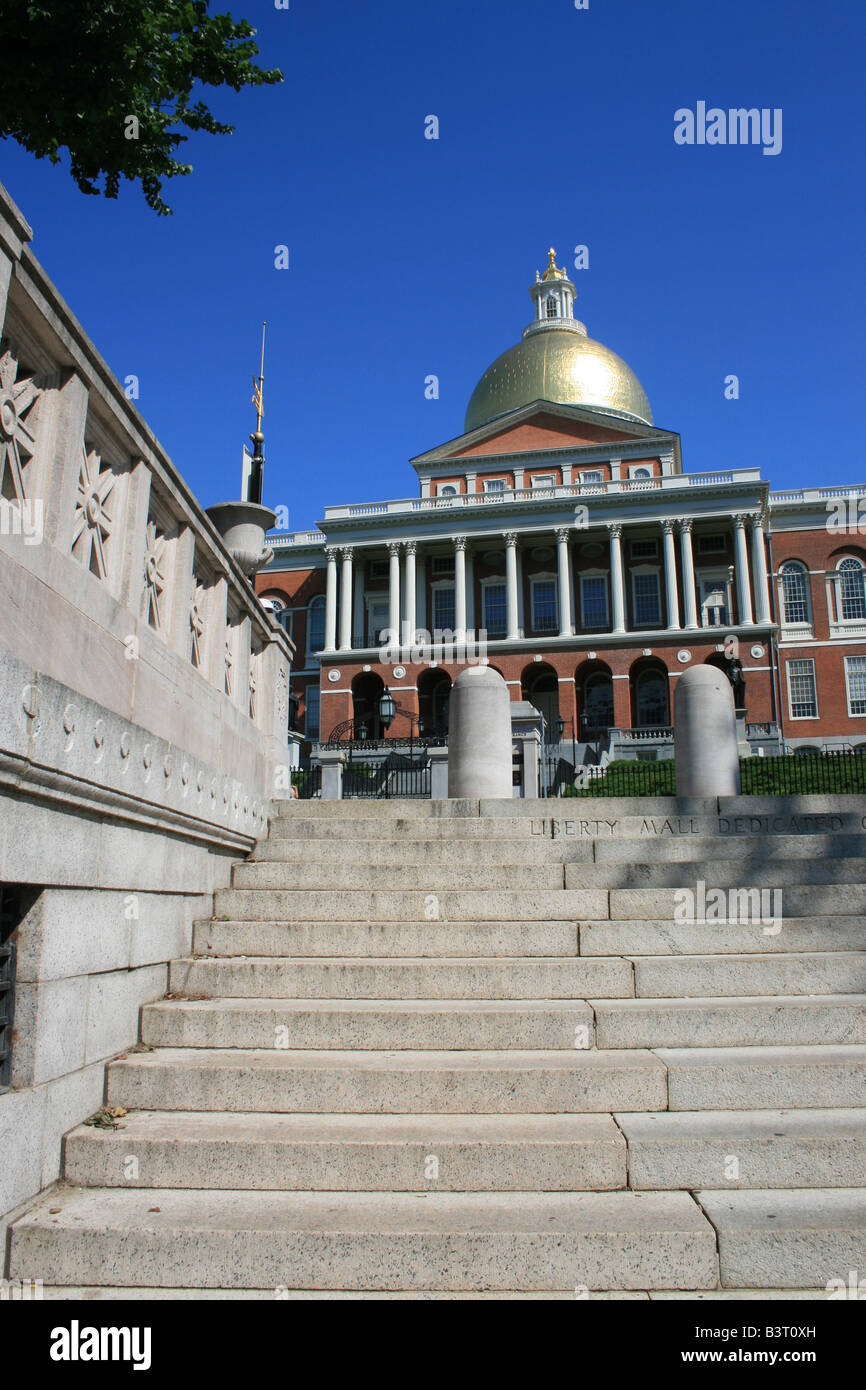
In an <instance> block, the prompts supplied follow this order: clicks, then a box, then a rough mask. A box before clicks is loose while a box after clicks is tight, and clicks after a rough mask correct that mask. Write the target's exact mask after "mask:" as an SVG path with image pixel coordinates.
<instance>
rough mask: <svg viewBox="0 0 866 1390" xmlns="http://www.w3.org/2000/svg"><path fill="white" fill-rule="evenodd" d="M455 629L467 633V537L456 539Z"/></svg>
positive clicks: (460, 633)
mask: <svg viewBox="0 0 866 1390" xmlns="http://www.w3.org/2000/svg"><path fill="white" fill-rule="evenodd" d="M454 631H455V633H457V634H459V635H460V636H465V634H466V537H465V536H457V537H456V539H455V541H454Z"/></svg>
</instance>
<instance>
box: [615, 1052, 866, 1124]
mask: <svg viewBox="0 0 866 1390" xmlns="http://www.w3.org/2000/svg"><path fill="white" fill-rule="evenodd" d="M599 1055H600V1056H605V1057H610V1056H611V1055H612V1054H611V1053H610V1052H605V1053H600V1054H599ZM654 1055H655V1056H656V1057H658V1058H659V1059H660V1061H662V1062H663V1063H664V1065H665V1066H666V1067H667V1073H668V1097H669V1099H668V1106H667V1108H668V1109H669V1110H720V1109H721V1110H752V1109H754V1110H777V1109H779V1108H780V1107H782V1108H785V1109H798V1110H804V1109H805V1110H816V1109H821V1108H822V1107H826V1108H829V1109H835V1108H837V1107H840V1106H844V1107H845V1108H846V1109H848V1108H849V1107H855V1108H862V1107H864V1106H866V1047H864V1046H862V1045H858V1044H851V1045H845V1046H841V1045H836V1044H834V1045H832V1046H827V1047H727V1048H725V1047H717V1048H711V1047H706V1048H667V1047H659V1048H656V1049H655V1051H654ZM641 1108H642V1109H643V1108H646V1109H656V1110H660V1109H664V1108H665V1107H663V1106H647V1107H641Z"/></svg>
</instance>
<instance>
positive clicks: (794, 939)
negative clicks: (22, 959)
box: [10, 797, 866, 1298]
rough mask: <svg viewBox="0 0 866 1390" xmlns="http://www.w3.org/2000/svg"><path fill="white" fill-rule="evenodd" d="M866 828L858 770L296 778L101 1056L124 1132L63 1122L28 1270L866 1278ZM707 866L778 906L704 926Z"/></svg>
mask: <svg viewBox="0 0 866 1390" xmlns="http://www.w3.org/2000/svg"><path fill="white" fill-rule="evenodd" d="M864 824H866V799H862V798H855V797H846V798H836V799H834V800H833V801H832V803H831V802H830V800H829V799H823V798H802V797H801V798H796V799H783V800H779V799H775V800H773V801H767V802H763V801H761V800H759V799H757V798H748V799H746V798H743V799H732V800H726V801H722V802H717V801H715V800H701V801H689V802H685V801H674V800H672V799H668V800H660V799H657V800H653V801H636V800H629V801H608V800H602V799H597V800H592V801H583V800H571V801H569V800H563V801H560V802H482V803H478V802H454V801H452V802H395V801H391V802H373V803H371V802H366V803H365V802H357V801H348V802H342V803H340V802H337V803H328V802H318V803H317V802H308V803H304V802H295V803H280V808H279V814H276V815H275V816H274V819H273V820H272V822H271V828H270V834H269V836H268V838H267V840H265V841H263V842H262V843H260V844H259V845H258V846H257V848H256V850H255V851H254V853H253V855H252V856H251V858H250V859H249V860H248V861H246V862H244V863H239V864H237V865H236V866H235V868H234V872H233V880H232V885H231V887H229V888H226V889H224V890H223V891H221V892H219V893H218V894H217V895H216V899H215V916H214V918H213V919H212V920H210V921H203V922H200V923H198V925H197V928H196V934H195V943H194V954H193V955H192V956H190V957H189V958H188V959H184V960H177V961H175V962H173V964H172V967H171V973H170V993H169V995H168V997H167V998H166V999H165V1000H163V1001H161V1002H159V1003H156V1004H152V1005H148V1006H146V1007H145V1008H144V1009H143V1010H142V1019H141V1040H142V1044H143V1048H142V1050H139V1051H134V1052H130V1053H129V1054H128V1055H126V1056H124V1057H122V1058H120V1059H118V1060H116V1061H114V1062H112V1063H111V1064H110V1066H109V1067H108V1068H107V1090H106V1102H107V1104H108V1105H109V1106H112V1107H122V1108H123V1109H125V1110H126V1111H127V1112H128V1113H127V1114H126V1116H125V1117H123V1118H122V1119H121V1120H120V1121H119V1123H120V1124H121V1125H122V1128H117V1129H114V1130H111V1129H109V1130H101V1129H99V1128H94V1127H88V1126H81V1127H79V1128H78V1129H76V1130H74V1131H73V1132H72V1133H71V1134H70V1135H68V1136H67V1138H66V1141H65V1168H64V1172H65V1182H64V1184H63V1185H61V1186H60V1187H59V1188H55V1189H54V1190H52V1191H51V1192H50V1193H49V1194H47V1195H46V1196H44V1197H43V1198H42V1199H41V1200H40V1201H38V1202H37V1203H36V1204H35V1205H34V1206H33V1207H32V1208H31V1209H30V1210H29V1211H28V1212H27V1213H26V1214H25V1215H24V1216H23V1217H21V1218H20V1219H19V1220H18V1221H17V1223H16V1225H15V1226H14V1228H13V1231H12V1242H11V1268H10V1273H11V1274H12V1276H13V1277H20V1278H28V1279H33V1278H40V1279H42V1280H43V1281H44V1283H45V1285H46V1286H49V1287H50V1288H51V1289H52V1290H53V1291H54V1293H55V1295H56V1296H64V1295H67V1296H71V1295H73V1294H74V1295H75V1296H81V1295H82V1293H83V1292H86V1291H88V1290H89V1291H91V1296H94V1297H111V1296H118V1297H120V1296H134V1297H182V1296H192V1297H202V1296H205V1297H206V1296H211V1297H213V1296H229V1297H268V1298H273V1297H274V1296H275V1294H276V1295H277V1296H281V1297H287V1298H293V1297H310V1296H311V1297H317V1298H331V1297H340V1296H351V1297H356V1296H361V1297H363V1296H371V1297H382V1296H395V1297H401V1296H402V1297H410V1298H412V1297H422V1298H423V1297H441V1298H460V1297H476V1296H483V1297H498V1298H503V1297H505V1298H507V1297H516V1298H534V1297H542V1298H547V1297H553V1298H556V1297H568V1298H573V1297H575V1296H576V1295H577V1296H579V1297H581V1296H589V1297H597V1296H603V1295H607V1296H609V1297H616V1298H619V1297H642V1298H647V1297H652V1298H655V1297H659V1298H664V1297H684V1296H686V1297H687V1296H694V1297H725V1296H728V1295H730V1293H731V1291H743V1292H744V1293H745V1295H746V1296H777V1297H786V1298H787V1297H804V1296H805V1297H809V1296H811V1297H818V1296H820V1297H827V1288H828V1285H830V1284H831V1281H833V1280H842V1281H848V1280H849V1274H850V1271H852V1270H854V1271H859V1276H860V1278H863V1277H866V1182H864V1175H866V951H864V942H866V831H864ZM701 884H703V885H705V888H704V890H703V891H704V893H705V897H706V898H707V901H709V894H710V889H723V890H725V893H726V894H728V892H729V890H761V889H763V890H764V898H763V900H762V899H761V898H760V892H759V893H758V897H757V898H756V897H755V896H754V891H753V892H752V896H751V897H749V898H743V897H742V896H739V897H736V898H727V899H726V904H725V907H726V910H727V916H728V918H729V920H727V921H722V922H719V921H710V922H703V921H698V922H692V921H681V920H680V918H681V917H683V915H684V910H683V899H682V893H681V890H683V889H688V890H691V891H692V892H694V893H695V894H696V902H697V904H698V911H697V915H698V916H700V915H701V914H700V910H699V909H700V904H701V903H702V902H703V901H704V899H702V898H701V892H702V889H701V887H700V885H701ZM773 890H776V893H777V894H780V897H779V896H773ZM756 906H757V908H758V913H757V919H756V917H755V911H756ZM761 908H762V909H763V910H760V909H761ZM776 909H780V911H777V910H776ZM711 911H712V909H711Z"/></svg>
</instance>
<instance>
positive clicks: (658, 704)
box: [635, 671, 670, 729]
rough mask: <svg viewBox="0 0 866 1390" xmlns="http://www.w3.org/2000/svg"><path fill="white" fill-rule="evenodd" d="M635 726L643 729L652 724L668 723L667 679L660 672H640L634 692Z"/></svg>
mask: <svg viewBox="0 0 866 1390" xmlns="http://www.w3.org/2000/svg"><path fill="white" fill-rule="evenodd" d="M635 714H636V720H635V722H636V724H637V726H638V728H639V729H645V728H647V727H648V726H649V725H652V724H661V725H667V724H668V723H669V722H670V709H669V706H668V682H667V677H666V676H664V675H662V673H661V671H642V672H641V673H640V675H639V676H638V678H637V690H636V692H635Z"/></svg>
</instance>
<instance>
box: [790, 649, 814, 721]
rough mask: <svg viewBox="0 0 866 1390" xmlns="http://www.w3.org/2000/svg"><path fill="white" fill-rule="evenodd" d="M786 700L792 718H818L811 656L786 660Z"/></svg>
mask: <svg viewBox="0 0 866 1390" xmlns="http://www.w3.org/2000/svg"><path fill="white" fill-rule="evenodd" d="M788 702H789V704H790V707H791V718H792V719H817V718H818V693H817V691H816V689H815V663H814V661H813V660H812V658H811V657H804V658H802V659H800V660H797V661H789V662H788Z"/></svg>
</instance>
